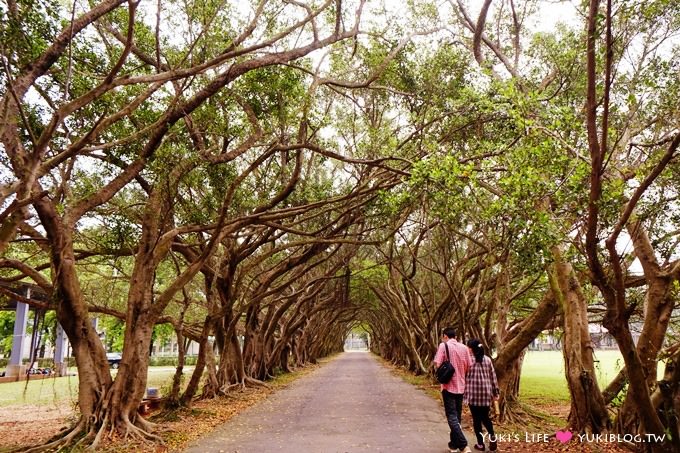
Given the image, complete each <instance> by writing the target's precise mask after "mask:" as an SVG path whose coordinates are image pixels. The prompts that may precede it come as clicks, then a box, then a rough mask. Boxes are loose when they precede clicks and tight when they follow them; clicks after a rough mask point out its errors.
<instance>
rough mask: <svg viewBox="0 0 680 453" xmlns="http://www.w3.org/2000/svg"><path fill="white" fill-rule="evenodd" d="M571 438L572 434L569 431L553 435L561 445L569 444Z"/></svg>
mask: <svg viewBox="0 0 680 453" xmlns="http://www.w3.org/2000/svg"><path fill="white" fill-rule="evenodd" d="M572 436H573V434H572V433H571V431H557V432H556V433H555V437H557V440H559V441H560V442H562V443H563V444H565V443H567V442H569V441H570V440H571V438H572Z"/></svg>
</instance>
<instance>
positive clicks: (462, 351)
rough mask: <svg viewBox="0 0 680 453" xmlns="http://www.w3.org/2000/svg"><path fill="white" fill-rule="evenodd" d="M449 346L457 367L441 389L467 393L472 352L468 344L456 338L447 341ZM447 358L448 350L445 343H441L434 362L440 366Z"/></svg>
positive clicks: (452, 360) (453, 362)
mask: <svg viewBox="0 0 680 453" xmlns="http://www.w3.org/2000/svg"><path fill="white" fill-rule="evenodd" d="M446 344H447V345H448V347H449V357H451V363H452V364H453V367H454V368H455V369H456V372H455V373H454V374H453V378H451V380H450V381H449V382H448V383H446V384H441V389H442V390H446V391H447V392H449V393H458V394H461V395H462V394H463V393H465V375H466V374H467V372H468V368H470V365H472V363H471V361H470V353H469V352H468V348H467V346H465V345H464V344H461V343H458V342H457V341H456V340H454V339H452V338H450V339H449V341H447V342H446ZM445 360H446V350H445V349H444V343H439V349H437V354H436V355H435V356H434V363H435V365H436V366H437V368H439V365H441V364H442V362H444V361H445Z"/></svg>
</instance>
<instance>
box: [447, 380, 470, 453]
mask: <svg viewBox="0 0 680 453" xmlns="http://www.w3.org/2000/svg"><path fill="white" fill-rule="evenodd" d="M442 398H443V399H444V412H445V413H446V421H447V422H448V423H449V428H450V429H451V434H450V436H451V441H450V442H449V448H451V449H455V448H460V449H461V450H462V449H463V448H465V447H467V439H466V438H465V434H463V429H462V428H461V426H460V417H461V415H462V413H463V395H462V394H459V393H449V392H447V391H446V390H442Z"/></svg>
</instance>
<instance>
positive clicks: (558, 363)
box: [519, 350, 663, 403]
mask: <svg viewBox="0 0 680 453" xmlns="http://www.w3.org/2000/svg"><path fill="white" fill-rule="evenodd" d="M595 360H596V361H597V362H596V363H595V367H596V370H597V382H598V384H599V385H600V388H602V389H604V388H605V387H606V386H607V384H609V382H611V380H612V379H614V377H616V375H617V374H618V372H619V371H620V370H621V368H622V367H623V357H622V356H621V353H620V352H619V351H618V350H612V351H609V350H608V351H595ZM662 375H663V364H661V363H660V364H659V376H662ZM519 394H520V398H522V400H524V401H526V402H530V403H532V402H533V403H536V402H543V403H550V402H560V401H569V389H568V388H567V381H566V378H565V375H564V358H563V357H562V352H561V351H529V352H527V354H526V356H525V358H524V364H523V366H522V376H521V379H520V386H519Z"/></svg>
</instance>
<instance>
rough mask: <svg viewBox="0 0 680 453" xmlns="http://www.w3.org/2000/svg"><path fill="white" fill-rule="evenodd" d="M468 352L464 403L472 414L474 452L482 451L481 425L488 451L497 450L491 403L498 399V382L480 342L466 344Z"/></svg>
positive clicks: (489, 359)
mask: <svg viewBox="0 0 680 453" xmlns="http://www.w3.org/2000/svg"><path fill="white" fill-rule="evenodd" d="M467 346H468V348H470V352H471V353H472V355H473V356H474V360H473V363H472V366H470V368H468V371H467V374H466V376H465V401H467V403H468V404H469V405H470V412H471V413H472V426H473V427H474V430H475V436H477V444H476V445H475V447H474V448H475V450H478V451H484V450H485V447H484V436H482V425H484V427H485V428H486V431H487V433H488V434H489V435H488V440H489V450H491V451H495V450H496V448H497V443H496V435H495V433H494V431H493V423H492V422H491V417H490V415H491V403H492V401H494V400H497V399H498V395H499V393H500V391H499V390H498V380H497V379H496V371H495V370H494V369H493V364H492V363H491V358H489V356H487V355H485V354H484V346H482V342H481V341H479V340H477V339H474V340H470V341H468V343H467Z"/></svg>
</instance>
